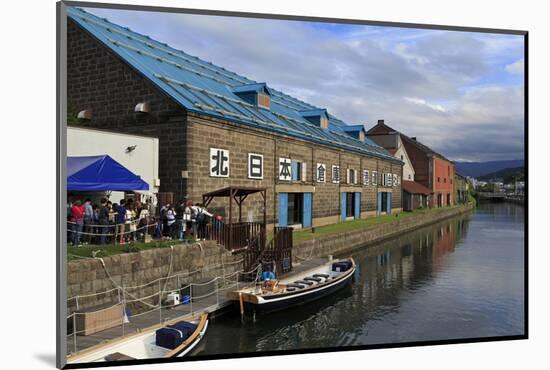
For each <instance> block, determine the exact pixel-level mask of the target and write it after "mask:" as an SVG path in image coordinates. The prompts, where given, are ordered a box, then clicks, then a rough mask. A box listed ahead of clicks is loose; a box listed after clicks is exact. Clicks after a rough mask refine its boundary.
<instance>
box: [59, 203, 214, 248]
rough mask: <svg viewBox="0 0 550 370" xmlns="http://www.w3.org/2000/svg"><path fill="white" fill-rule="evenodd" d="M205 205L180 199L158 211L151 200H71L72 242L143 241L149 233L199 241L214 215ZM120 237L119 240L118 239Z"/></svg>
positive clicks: (70, 228) (70, 226)
mask: <svg viewBox="0 0 550 370" xmlns="http://www.w3.org/2000/svg"><path fill="white" fill-rule="evenodd" d="M213 217H214V218H216V219H217V220H221V217H220V216H215V215H214V214H212V213H210V212H209V211H208V210H207V209H206V207H204V205H202V204H200V203H196V204H193V202H192V201H191V200H187V201H185V200H180V201H179V203H178V204H177V205H176V206H175V207H174V206H172V205H171V204H166V205H164V206H163V207H161V209H160V210H159V212H158V214H157V212H156V207H155V206H154V205H153V203H152V202H151V201H150V200H148V201H147V202H145V203H142V202H140V201H134V200H133V199H131V198H130V199H121V200H120V202H119V203H118V204H117V203H112V202H111V201H109V200H108V199H106V198H102V199H101V201H100V204H92V201H91V199H86V200H85V201H84V202H82V201H81V200H74V201H69V203H68V204H67V221H68V228H67V229H68V239H67V240H68V241H69V242H70V243H71V244H72V245H73V246H81V245H83V244H111V243H115V242H116V243H119V244H125V243H128V242H132V241H137V240H140V241H143V240H145V239H146V235H150V236H151V237H152V238H155V239H179V240H184V238H185V237H186V235H191V236H192V237H193V238H194V239H196V240H202V239H205V238H206V225H207V224H208V223H209V222H210V220H211V219H212V218H213ZM115 239H116V240H115Z"/></svg>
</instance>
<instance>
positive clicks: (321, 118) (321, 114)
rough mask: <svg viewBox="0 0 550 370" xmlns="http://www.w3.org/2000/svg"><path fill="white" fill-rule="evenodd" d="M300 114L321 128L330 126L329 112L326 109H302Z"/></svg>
mask: <svg viewBox="0 0 550 370" xmlns="http://www.w3.org/2000/svg"><path fill="white" fill-rule="evenodd" d="M300 115H301V116H302V117H304V118H305V119H306V120H308V121H309V122H311V123H313V124H314V125H316V126H319V127H321V128H328V113H327V110H326V109H312V110H303V111H300Z"/></svg>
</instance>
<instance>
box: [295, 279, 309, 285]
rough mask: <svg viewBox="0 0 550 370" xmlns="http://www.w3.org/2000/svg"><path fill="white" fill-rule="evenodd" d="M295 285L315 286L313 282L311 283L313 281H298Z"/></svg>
mask: <svg viewBox="0 0 550 370" xmlns="http://www.w3.org/2000/svg"><path fill="white" fill-rule="evenodd" d="M294 284H305V285H313V282H311V281H306V280H298V281H295V282H294Z"/></svg>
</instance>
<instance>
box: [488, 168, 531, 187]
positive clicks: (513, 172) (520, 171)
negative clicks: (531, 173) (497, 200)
mask: <svg viewBox="0 0 550 370" xmlns="http://www.w3.org/2000/svg"><path fill="white" fill-rule="evenodd" d="M524 171H525V169H524V168H523V167H514V168H504V169H502V170H498V171H496V172H491V173H488V174H486V175H483V176H479V177H478V180H482V181H489V180H492V179H502V180H504V182H505V183H509V182H512V181H513V180H514V177H515V178H516V179H517V180H518V181H522V180H523V178H524Z"/></svg>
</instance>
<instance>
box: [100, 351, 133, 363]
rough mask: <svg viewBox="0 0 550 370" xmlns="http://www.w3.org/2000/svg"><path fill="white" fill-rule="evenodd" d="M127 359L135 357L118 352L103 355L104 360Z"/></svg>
mask: <svg viewBox="0 0 550 370" xmlns="http://www.w3.org/2000/svg"><path fill="white" fill-rule="evenodd" d="M127 360H135V358H133V357H130V356H128V355H125V354H124V353H120V352H115V353H110V354H108V355H107V356H105V361H127Z"/></svg>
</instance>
